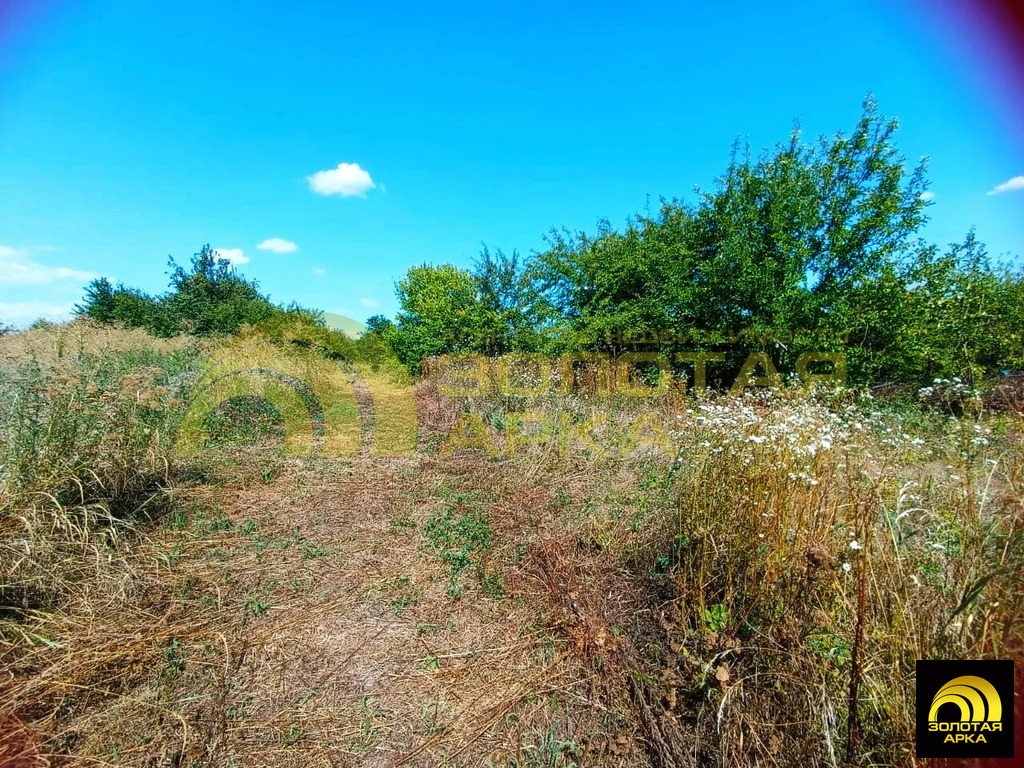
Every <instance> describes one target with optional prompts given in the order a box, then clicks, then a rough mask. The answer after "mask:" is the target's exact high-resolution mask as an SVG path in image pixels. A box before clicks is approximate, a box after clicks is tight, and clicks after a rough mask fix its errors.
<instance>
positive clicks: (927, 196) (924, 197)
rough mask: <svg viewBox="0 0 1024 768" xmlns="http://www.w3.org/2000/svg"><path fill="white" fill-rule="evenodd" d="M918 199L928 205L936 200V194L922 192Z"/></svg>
mask: <svg viewBox="0 0 1024 768" xmlns="http://www.w3.org/2000/svg"><path fill="white" fill-rule="evenodd" d="M917 199H918V200H924V201H925V202H926V203H927V202H928V201H929V200H934V199H935V193H934V192H922V193H921V194H920V195H918V196H917Z"/></svg>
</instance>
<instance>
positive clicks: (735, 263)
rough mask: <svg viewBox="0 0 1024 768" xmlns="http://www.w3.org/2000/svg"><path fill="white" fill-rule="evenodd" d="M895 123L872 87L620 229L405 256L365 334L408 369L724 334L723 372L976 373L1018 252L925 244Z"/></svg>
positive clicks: (1010, 323) (718, 338) (1008, 341)
mask: <svg viewBox="0 0 1024 768" xmlns="http://www.w3.org/2000/svg"><path fill="white" fill-rule="evenodd" d="M896 128H897V125H896V121H895V120H888V119H886V118H884V117H882V116H881V115H879V114H878V112H877V111H876V108H875V105H874V103H873V102H872V101H870V100H869V101H868V102H867V103H866V104H865V110H864V115H863V117H862V118H861V120H860V122H859V123H858V124H857V126H856V127H855V129H854V130H853V132H852V133H850V134H848V135H846V134H837V135H836V136H834V137H827V138H821V139H819V140H818V141H817V142H813V143H807V142H805V141H804V140H803V139H802V136H801V134H800V132H799V131H796V132H794V133H793V135H792V136H791V137H790V139H789V140H788V141H787V142H785V143H783V144H780V145H778V146H777V147H775V148H774V150H772V151H770V152H767V153H765V154H764V155H763V156H762V157H760V158H753V157H751V153H750V148H749V147H747V146H745V145H737V146H736V147H734V148H733V152H732V157H731V160H730V162H729V165H728V167H727V168H726V171H725V173H724V174H723V175H722V177H721V178H719V179H718V181H717V183H716V185H715V188H714V189H713V190H711V191H708V192H703V193H701V194H700V196H699V197H698V199H697V200H696V201H695V202H686V201H682V200H664V201H662V204H661V207H660V209H659V210H658V211H657V212H656V213H654V214H644V215H639V216H636V217H634V218H633V219H631V220H630V221H629V222H627V224H626V227H625V229H624V230H622V231H619V230H616V229H615V228H614V227H613V226H612V225H611V224H610V223H609V222H604V223H602V224H601V225H600V226H599V227H598V229H597V231H596V232H595V233H593V234H588V233H572V232H566V231H552V232H551V234H550V236H549V237H548V247H547V249H546V250H544V251H543V252H541V253H537V254H535V255H534V256H533V257H531V258H530V259H526V260H522V259H520V258H519V257H518V255H517V254H515V253H513V254H512V255H511V256H506V255H505V254H503V253H502V252H500V251H498V252H496V253H491V252H490V251H487V250H486V249H485V250H484V252H483V254H482V256H481V258H480V259H479V260H478V262H477V263H476V264H475V265H474V267H473V268H472V269H470V270H466V269H460V268H458V267H455V266H452V265H450V264H442V265H439V266H428V265H423V266H417V267H413V268H412V269H410V270H409V272H408V274H407V275H406V276H405V277H404V278H403V279H402V280H401V281H399V283H398V298H399V301H400V303H401V310H400V312H399V313H398V317H397V323H396V324H393V325H392V324H389V323H385V322H378V323H377V324H375V325H374V326H373V327H372V330H373V331H374V332H378V333H381V334H383V335H384V337H385V338H387V339H388V340H389V341H390V343H391V345H392V346H393V348H394V350H395V352H396V353H397V354H398V356H399V357H400V358H401V359H402V361H403V362H404V363H405V364H407V365H408V366H410V367H411V368H412V369H414V370H419V368H420V366H421V364H422V363H423V361H424V359H425V358H427V357H430V356H434V355H439V354H447V353H461V352H477V353H481V354H485V355H495V354H502V353H504V352H509V351H521V352H535V351H539V352H545V353H556V352H562V351H567V350H569V351H580V350H600V351H603V352H610V353H612V354H620V353H622V352H625V351H631V350H640V351H654V352H662V353H670V352H674V351H678V350H680V349H688V350H704V349H714V348H719V349H720V348H721V347H722V346H723V343H725V344H727V345H728V347H729V348H728V349H727V350H726V354H727V360H726V361H725V362H724V363H723V364H722V365H720V366H716V369H717V371H718V376H719V383H728V382H731V381H732V379H733V378H734V377H735V375H736V371H737V370H738V369H739V367H740V365H741V364H742V361H743V360H744V359H745V357H746V355H747V354H748V353H749V352H750V351H764V350H768V351H770V352H771V355H772V358H773V360H774V361H775V362H776V365H777V366H778V367H779V369H780V370H783V371H792V370H793V366H794V361H795V360H796V358H797V356H799V354H800V353H801V352H804V351H808V350H810V351H834V350H837V349H840V348H842V349H845V351H846V353H847V363H848V370H849V376H850V381H851V382H854V383H859V384H865V383H873V382H901V383H905V384H908V385H913V386H920V385H922V384H926V383H930V382H931V380H932V379H933V378H952V377H954V376H956V377H961V378H963V379H964V380H965V381H968V382H969V383H972V384H975V385H978V384H981V383H982V382H984V381H985V380H986V378H987V377H989V376H992V375H994V374H997V373H998V372H1000V371H1002V370H1004V369H1019V368H1020V367H1021V366H1024V351H1022V350H1024V321H1022V317H1024V312H1022V308H1024V273H1022V271H1021V268H1020V265H1019V263H1018V264H1016V265H1014V264H1013V263H1012V262H1010V263H1005V264H1004V263H997V262H993V261H992V260H991V259H990V258H989V256H988V255H987V254H986V252H985V248H984V246H983V245H982V244H981V243H980V242H978V240H977V239H976V237H975V236H974V234H973V232H972V233H968V234H967V235H966V237H965V238H964V240H963V242H961V243H959V244H953V245H951V246H950V247H949V248H948V249H946V250H943V249H941V248H939V247H938V246H935V245H932V244H928V243H925V242H923V241H922V240H921V237H920V232H921V228H922V227H923V226H924V224H925V223H926V222H927V220H928V207H929V205H930V204H929V203H928V202H927V201H926V200H925V199H924V198H923V197H922V195H923V193H924V192H926V191H927V188H928V183H927V178H926V175H925V165H924V161H922V162H921V163H920V164H919V165H918V166H916V167H914V168H913V169H911V168H908V167H907V164H906V162H905V160H904V158H903V157H902V156H901V155H900V154H899V153H898V150H897V148H896V144H895V135H896ZM666 331H668V332H670V333H671V337H670V339H669V340H666V338H664V337H663V336H662V334H663V333H664V332H666ZM795 332H796V336H795V338H794V333H795ZM651 334H653V336H652V335H651ZM630 339H632V340H633V341H630ZM730 342H731V343H730ZM684 375H685V374H684ZM691 384H692V379H691Z"/></svg>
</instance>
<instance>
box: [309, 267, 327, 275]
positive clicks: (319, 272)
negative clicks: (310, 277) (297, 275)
mask: <svg viewBox="0 0 1024 768" xmlns="http://www.w3.org/2000/svg"><path fill="white" fill-rule="evenodd" d="M310 272H312V273H313V274H314V275H317V276H320V275H326V274H327V270H326V269H324V268H323V267H313V269H311V270H310Z"/></svg>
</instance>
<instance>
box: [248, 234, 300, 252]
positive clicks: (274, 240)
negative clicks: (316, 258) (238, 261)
mask: <svg viewBox="0 0 1024 768" xmlns="http://www.w3.org/2000/svg"><path fill="white" fill-rule="evenodd" d="M256 247H257V248H259V249H260V250H261V251H271V252H272V253H295V252H296V251H297V250H299V246H298V245H296V244H295V243H293V242H292V241H291V240H284V239H282V238H280V237H271V238H270V239H268V240H264V241H263V242H262V243H260V244H259V245H257V246H256Z"/></svg>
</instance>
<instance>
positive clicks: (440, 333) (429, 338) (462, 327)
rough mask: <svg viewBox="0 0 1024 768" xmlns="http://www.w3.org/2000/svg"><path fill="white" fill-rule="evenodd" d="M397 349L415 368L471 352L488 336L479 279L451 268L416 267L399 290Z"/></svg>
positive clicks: (404, 360)
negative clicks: (432, 358)
mask: <svg viewBox="0 0 1024 768" xmlns="http://www.w3.org/2000/svg"><path fill="white" fill-rule="evenodd" d="M396 293H397V295H398V301H399V303H400V305H401V309H400V310H399V312H398V316H397V318H396V320H397V322H396V326H397V332H396V333H395V334H394V344H393V346H394V349H395V352H396V354H397V355H398V357H399V359H400V360H401V361H402V363H404V364H405V365H407V366H409V367H410V368H413V369H415V368H418V367H419V365H420V363H421V361H422V360H423V359H424V358H425V357H430V356H434V355H441V354H446V353H450V352H466V351H470V350H472V349H474V345H475V344H476V342H477V340H478V339H479V338H480V336H481V333H482V327H481V312H480V304H479V302H478V300H477V284H476V281H475V280H474V279H473V275H472V274H471V273H470V272H469V271H467V270H465V269H459V268H458V267H454V266H452V265H451V264H442V265H441V266H431V265H428V264H423V265H421V266H418V267H412V268H411V269H410V270H409V271H408V272H407V273H406V275H405V277H403V278H402V279H401V280H400V281H399V282H398V284H397V286H396Z"/></svg>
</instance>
